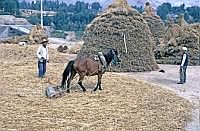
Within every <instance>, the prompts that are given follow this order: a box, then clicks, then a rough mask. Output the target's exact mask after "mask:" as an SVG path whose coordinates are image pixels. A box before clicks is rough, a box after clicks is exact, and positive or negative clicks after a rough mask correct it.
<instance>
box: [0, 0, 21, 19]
mask: <svg viewBox="0 0 200 131" xmlns="http://www.w3.org/2000/svg"><path fill="white" fill-rule="evenodd" d="M0 10H2V14H11V15H15V16H18V15H19V2H18V1H17V0H0Z"/></svg>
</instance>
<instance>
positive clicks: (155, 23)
mask: <svg viewBox="0 0 200 131" xmlns="http://www.w3.org/2000/svg"><path fill="white" fill-rule="evenodd" d="M143 18H144V19H145V20H146V21H147V24H148V26H149V28H150V31H151V33H152V35H153V39H154V42H155V45H159V44H161V43H162V39H163V37H164V33H165V25H164V22H163V21H162V20H161V19H160V18H159V17H155V16H154V17H150V16H147V15H144V16H143Z"/></svg>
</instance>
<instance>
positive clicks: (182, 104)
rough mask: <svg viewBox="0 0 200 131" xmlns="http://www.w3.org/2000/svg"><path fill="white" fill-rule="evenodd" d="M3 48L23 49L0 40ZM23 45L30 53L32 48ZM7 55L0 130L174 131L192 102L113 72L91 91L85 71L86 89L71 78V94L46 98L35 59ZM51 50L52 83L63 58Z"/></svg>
mask: <svg viewBox="0 0 200 131" xmlns="http://www.w3.org/2000/svg"><path fill="white" fill-rule="evenodd" d="M13 47H14V48H13ZM5 48H6V49H7V51H9V50H15V51H18V50H22V52H23V51H24V50H23V49H21V47H17V45H0V51H1V53H2V52H3V51H2V49H5ZM27 49H29V53H31V54H34V52H35V51H34V49H36V48H35V46H31V47H27ZM15 51H13V52H15ZM55 52H56V51H55ZM4 53H5V52H4ZM52 53H53V51H52ZM11 54H12V53H11ZM11 54H10V55H11ZM10 55H9V56H5V54H1V57H0V65H1V68H0V73H1V74H2V75H1V76H0V85H1V86H0V90H1V94H0V95H1V97H0V107H1V108H0V120H1V121H0V127H1V130H2V129H6V130H8V129H17V130H141V131H142V130H145V131H158V130H162V131H176V130H183V128H184V126H185V124H186V122H187V121H188V120H189V118H190V106H191V104H190V103H189V102H188V101H186V100H184V99H183V98H180V97H178V96H177V95H175V94H174V93H172V92H170V91H167V90H164V89H162V88H160V87H155V86H152V85H150V84H147V83H143V82H141V81H137V80H134V79H132V78H131V79H129V78H128V77H127V78H125V77H122V76H117V75H113V74H112V73H106V74H105V75H104V76H103V79H102V86H103V88H104V90H103V91H97V92H95V93H91V92H90V90H91V88H93V86H94V85H95V81H96V77H87V78H86V79H85V81H84V85H85V86H86V87H87V89H88V91H87V92H86V93H82V92H81V90H80V89H79V88H78V86H77V85H76V81H75V80H73V83H72V86H73V88H72V92H71V93H70V94H65V95H64V96H63V97H62V98H58V99H47V98H46V97H45V96H44V90H45V88H46V85H47V83H46V79H42V80H41V79H39V78H37V77H36V71H37V66H36V62H35V61H34V59H31V58H32V57H31V58H30V59H29V61H25V60H23V59H24V57H21V58H19V59H18V60H17V59H13V58H15V57H16V58H18V57H19V56H20V55H21V54H20V53H18V54H16V55H13V56H12V57H10ZM51 56H52V58H51V59H52V61H50V63H49V64H48V74H47V77H48V78H51V82H53V83H55V84H56V83H59V82H60V80H61V74H62V71H63V70H64V68H65V66H64V61H63V60H62V61H60V62H59V61H56V58H64V57H65V59H66V56H61V54H59V55H57V53H53V54H52V55H51ZM3 57H4V58H3ZM27 57H28V58H29V56H27ZM5 58H6V59H5ZM54 60H55V61H54Z"/></svg>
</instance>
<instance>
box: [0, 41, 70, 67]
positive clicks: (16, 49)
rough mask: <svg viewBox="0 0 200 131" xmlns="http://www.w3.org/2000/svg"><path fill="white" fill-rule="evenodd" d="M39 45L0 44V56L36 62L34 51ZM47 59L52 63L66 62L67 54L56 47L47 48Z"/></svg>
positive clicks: (18, 60) (8, 59)
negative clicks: (58, 50)
mask: <svg viewBox="0 0 200 131" xmlns="http://www.w3.org/2000/svg"><path fill="white" fill-rule="evenodd" d="M38 47H39V45H28V46H25V47H23V46H19V45H17V44H2V45H1V49H0V52H1V53H0V58H1V60H2V61H7V62H9V61H17V62H19V63H24V64H25V65H26V64H27V63H35V64H36V63H37V57H36V51H37V49H38ZM48 50H49V61H50V62H54V63H67V61H68V59H67V57H66V56H67V54H63V53H59V52H57V51H56V49H52V48H48Z"/></svg>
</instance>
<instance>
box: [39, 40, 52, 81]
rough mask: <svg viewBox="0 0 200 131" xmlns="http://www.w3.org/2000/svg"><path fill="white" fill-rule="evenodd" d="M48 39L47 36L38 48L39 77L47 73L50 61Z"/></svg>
mask: <svg viewBox="0 0 200 131" xmlns="http://www.w3.org/2000/svg"><path fill="white" fill-rule="evenodd" d="M47 43H48V40H47V39H46V38H44V39H42V42H41V44H42V45H41V46H39V48H38V50H37V58H38V71H39V72H38V73H39V77H40V78H43V77H45V73H46V63H47V62H48V59H49V55H48V49H47Z"/></svg>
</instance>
